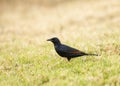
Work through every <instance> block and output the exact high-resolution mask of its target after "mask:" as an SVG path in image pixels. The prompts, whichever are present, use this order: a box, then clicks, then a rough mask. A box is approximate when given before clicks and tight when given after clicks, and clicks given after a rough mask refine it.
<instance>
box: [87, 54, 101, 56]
mask: <svg viewBox="0 0 120 86" xmlns="http://www.w3.org/2000/svg"><path fill="white" fill-rule="evenodd" d="M86 55H87V56H89V55H90V56H99V55H98V54H86Z"/></svg>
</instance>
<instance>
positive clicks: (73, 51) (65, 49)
mask: <svg viewBox="0 0 120 86" xmlns="http://www.w3.org/2000/svg"><path fill="white" fill-rule="evenodd" d="M61 49H62V52H64V53H69V54H85V53H84V52H82V51H80V50H77V49H75V48H72V47H69V46H67V45H62V48H61Z"/></svg>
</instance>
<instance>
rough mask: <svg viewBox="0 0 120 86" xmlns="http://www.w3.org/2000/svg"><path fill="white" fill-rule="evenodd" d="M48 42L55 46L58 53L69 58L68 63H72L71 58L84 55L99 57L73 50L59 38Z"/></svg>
mask: <svg viewBox="0 0 120 86" xmlns="http://www.w3.org/2000/svg"><path fill="white" fill-rule="evenodd" d="M47 41H51V42H52V43H53V44H54V48H55V50H56V52H57V53H58V54H59V55H60V56H62V57H65V58H67V60H68V61H70V60H71V58H75V57H79V56H84V55H95V56H97V55H96V54H87V53H84V52H82V51H80V50H77V49H75V48H72V47H70V46H67V45H64V44H62V43H61V42H60V40H59V39H58V38H57V37H53V38H51V39H48V40H47Z"/></svg>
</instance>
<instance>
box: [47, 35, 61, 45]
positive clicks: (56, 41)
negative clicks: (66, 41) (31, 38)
mask: <svg viewBox="0 0 120 86" xmlns="http://www.w3.org/2000/svg"><path fill="white" fill-rule="evenodd" d="M47 41H51V42H52V43H53V44H61V42H60V40H59V39H58V38H57V37H53V38H50V39H48V40H47Z"/></svg>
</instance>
